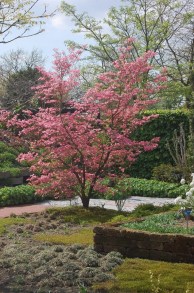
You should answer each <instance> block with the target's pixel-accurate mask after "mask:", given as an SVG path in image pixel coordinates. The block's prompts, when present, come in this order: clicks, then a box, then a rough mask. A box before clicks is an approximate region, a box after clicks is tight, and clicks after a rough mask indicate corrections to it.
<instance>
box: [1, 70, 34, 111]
mask: <svg viewBox="0 0 194 293" xmlns="http://www.w3.org/2000/svg"><path fill="white" fill-rule="evenodd" d="M39 77H40V74H39V72H38V70H37V69H36V68H31V67H29V68H27V69H23V70H19V71H18V72H16V73H13V74H11V75H10V76H9V77H8V79H7V80H6V83H5V89H4V91H5V93H4V95H3V97H2V98H1V105H2V107H3V108H5V109H7V110H12V111H14V112H15V113H18V112H21V111H22V110H23V109H31V110H32V111H36V110H37V108H38V103H36V100H35V97H34V92H35V90H34V89H33V87H34V86H36V85H37V84H38V79H39Z"/></svg>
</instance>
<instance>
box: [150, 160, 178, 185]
mask: <svg viewBox="0 0 194 293" xmlns="http://www.w3.org/2000/svg"><path fill="white" fill-rule="evenodd" d="M182 175H183V174H182V171H181V169H180V167H177V166H172V165H171V164H161V165H159V166H157V167H154V168H153V172H152V179H155V180H158V181H165V182H170V183H178V182H180V180H181V178H182V177H183V176H182Z"/></svg>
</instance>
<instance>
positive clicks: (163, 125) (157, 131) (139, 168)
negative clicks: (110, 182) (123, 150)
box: [126, 110, 189, 179]
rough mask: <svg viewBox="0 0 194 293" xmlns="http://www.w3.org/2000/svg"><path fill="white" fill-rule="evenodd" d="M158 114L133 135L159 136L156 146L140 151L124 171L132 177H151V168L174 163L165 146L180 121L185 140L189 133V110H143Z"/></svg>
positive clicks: (137, 136)
mask: <svg viewBox="0 0 194 293" xmlns="http://www.w3.org/2000/svg"><path fill="white" fill-rule="evenodd" d="M152 114H158V115H159V116H158V117H157V118H156V119H154V120H152V121H150V122H149V123H147V124H146V125H144V126H142V127H140V128H139V129H137V130H136V131H135V132H134V133H133V135H134V138H135V139H139V140H149V139H150V138H152V137H153V136H158V137H160V141H159V144H158V147H157V148H156V149H155V150H153V151H152V152H147V153H142V154H140V156H139V157H138V159H137V160H136V162H135V163H134V164H133V165H132V166H131V167H130V168H128V167H127V166H126V171H127V172H128V173H129V174H130V175H131V176H133V177H139V178H147V179H150V178H151V177H152V170H153V168H154V167H157V166H159V165H161V164H174V161H173V159H172V157H171V155H170V153H169V151H168V148H167V146H166V144H167V142H171V139H172V137H173V132H174V130H175V129H179V125H180V124H181V123H182V125H183V128H184V130H185V136H186V140H187V141H188V135H189V112H188V111H185V110H173V111H169V110H151V111H146V112H144V115H152Z"/></svg>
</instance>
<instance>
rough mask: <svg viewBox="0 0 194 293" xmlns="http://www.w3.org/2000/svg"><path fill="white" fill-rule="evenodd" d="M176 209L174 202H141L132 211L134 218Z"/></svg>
mask: <svg viewBox="0 0 194 293" xmlns="http://www.w3.org/2000/svg"><path fill="white" fill-rule="evenodd" d="M174 209H175V206H174V205H173V204H166V205H163V206H154V205H153V204H140V205H138V206H137V207H136V208H135V209H134V210H133V211H132V213H131V216H132V217H133V218H141V217H145V216H149V215H154V214H159V213H164V212H167V211H172V210H174Z"/></svg>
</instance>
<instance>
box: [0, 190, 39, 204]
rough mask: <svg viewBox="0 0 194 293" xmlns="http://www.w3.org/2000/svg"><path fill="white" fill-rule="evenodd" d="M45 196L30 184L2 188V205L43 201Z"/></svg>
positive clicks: (0, 199) (0, 200)
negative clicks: (38, 193)
mask: <svg viewBox="0 0 194 293" xmlns="http://www.w3.org/2000/svg"><path fill="white" fill-rule="evenodd" d="M42 200H43V198H42V197H41V196H38V195H36V194H35V190H34V188H33V187H32V186H30V185H19V186H16V187H3V188H0V206H1V207H3V206H12V205H18V204H27V203H34V202H38V201H42Z"/></svg>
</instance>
